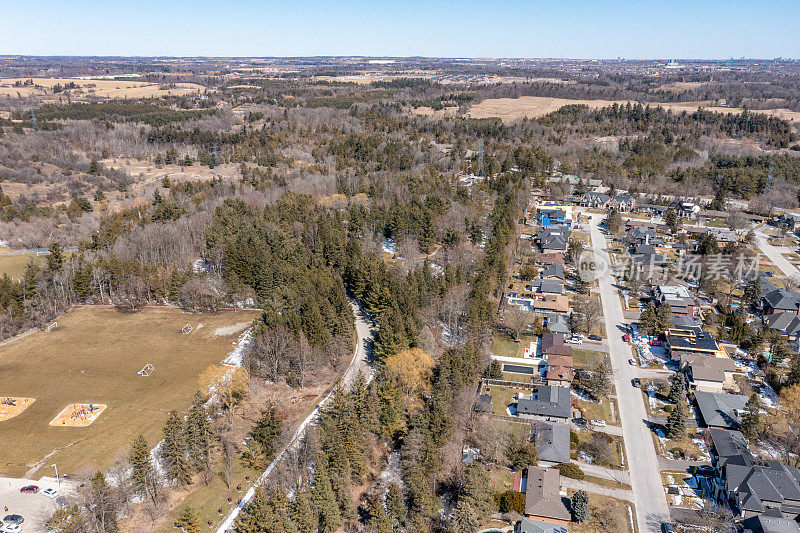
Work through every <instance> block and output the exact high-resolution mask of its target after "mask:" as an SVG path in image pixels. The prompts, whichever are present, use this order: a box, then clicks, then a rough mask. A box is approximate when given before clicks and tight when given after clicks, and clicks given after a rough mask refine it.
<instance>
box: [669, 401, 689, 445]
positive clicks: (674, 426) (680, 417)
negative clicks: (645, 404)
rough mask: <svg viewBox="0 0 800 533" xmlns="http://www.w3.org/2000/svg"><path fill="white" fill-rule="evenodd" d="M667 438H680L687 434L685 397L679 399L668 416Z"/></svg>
mask: <svg viewBox="0 0 800 533" xmlns="http://www.w3.org/2000/svg"><path fill="white" fill-rule="evenodd" d="M666 429H667V438H668V439H670V440H680V439H682V438H683V437H685V436H686V407H685V405H684V402H683V399H681V400H679V401H678V403H677V404H675V407H674V408H673V409H672V412H671V413H670V414H669V417H668V418H667V424H666Z"/></svg>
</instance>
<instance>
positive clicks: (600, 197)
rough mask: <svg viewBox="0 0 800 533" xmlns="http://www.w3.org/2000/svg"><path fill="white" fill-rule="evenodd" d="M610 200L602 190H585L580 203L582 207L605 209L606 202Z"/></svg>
mask: <svg viewBox="0 0 800 533" xmlns="http://www.w3.org/2000/svg"><path fill="white" fill-rule="evenodd" d="M610 200H611V197H610V196H609V195H607V194H604V193H602V192H593V191H590V192H587V193H586V194H584V195H583V198H581V201H580V205H581V206H583V207H591V208H594V209H605V208H606V207H608V202H609V201H610Z"/></svg>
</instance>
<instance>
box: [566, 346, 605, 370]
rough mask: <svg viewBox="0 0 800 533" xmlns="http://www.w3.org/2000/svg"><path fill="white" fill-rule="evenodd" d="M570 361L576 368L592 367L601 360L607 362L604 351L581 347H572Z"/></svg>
mask: <svg viewBox="0 0 800 533" xmlns="http://www.w3.org/2000/svg"><path fill="white" fill-rule="evenodd" d="M572 361H573V363H574V364H575V367H576V368H586V369H589V370H591V369H593V368H595V367H597V365H598V364H600V363H601V362H603V361H605V362H607V363H608V362H609V359H608V354H606V353H604V352H596V351H594V350H585V349H583V348H573V349H572Z"/></svg>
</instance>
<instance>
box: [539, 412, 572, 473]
mask: <svg viewBox="0 0 800 533" xmlns="http://www.w3.org/2000/svg"><path fill="white" fill-rule="evenodd" d="M533 433H534V439H533V441H534V444H535V445H536V450H537V451H538V452H539V458H540V459H541V460H542V461H549V462H551V463H568V462H569V460H570V456H569V453H570V451H569V424H563V423H561V422H545V421H541V422H537V423H536V424H534V428H533Z"/></svg>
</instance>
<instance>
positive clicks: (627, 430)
mask: <svg viewBox="0 0 800 533" xmlns="http://www.w3.org/2000/svg"><path fill="white" fill-rule="evenodd" d="M598 218H599V217H594V216H593V217H592V222H591V224H590V234H591V238H592V247H593V250H594V254H595V261H596V262H597V264H598V265H600V266H601V267H600V268H602V265H605V266H608V265H610V264H611V263H610V260H609V257H608V251H607V249H606V247H607V244H606V239H605V236H604V235H603V234H602V233H601V232H600V230H599V229H598V228H597V222H598V220H597V219H598ZM614 282H615V280H614V278H613V276H612V275H611V273H610V271H609V269H606V270H605V271H602V270H601V271H600V275H599V277H598V283H599V292H600V298H601V300H602V303H603V313H604V314H605V324H606V333H607V336H608V341H607V342H608V343H609V348H610V352H609V353H610V356H611V368H612V370H613V371H614V384H615V385H616V388H617V403H618V405H619V415H620V419H621V422H622V434H623V437H624V440H625V453H626V455H627V459H628V467H629V469H630V477H631V487H632V489H633V491H632V492H633V499H634V503H635V504H636V510H637V513H636V520H637V522H638V527H639V532H640V533H644V532H645V531H653V532H657V531H659V530H660V527H661V523H662V522H664V521H667V520H669V516H670V514H669V507H668V506H667V499H666V496H665V494H664V488H663V486H662V484H661V473H660V472H659V469H658V456H657V455H656V450H655V446H654V445H653V438H652V436H651V434H650V430H649V429H648V427H647V425H646V424H645V420H646V419H647V416H646V413H645V408H644V400H643V399H642V393H641V391H640V389H638V388H636V387H634V386H633V385H632V383H631V380H632V379H633V377H634V367H632V366H631V365H629V364H628V359H630V357H631V350H630V347H629V345H628V344H626V343H625V342H624V341H623V340H622V334H623V329H624V327H625V320H624V317H623V312H622V305H621V304H620V300H619V297H618V294H617V290H616V289H615V288H614V287H613V285H612V283H614Z"/></svg>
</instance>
